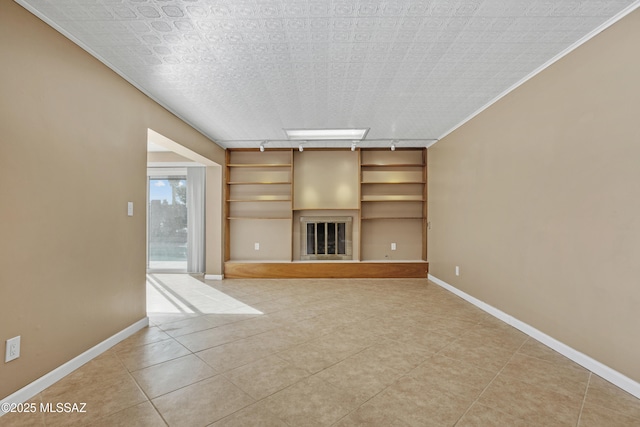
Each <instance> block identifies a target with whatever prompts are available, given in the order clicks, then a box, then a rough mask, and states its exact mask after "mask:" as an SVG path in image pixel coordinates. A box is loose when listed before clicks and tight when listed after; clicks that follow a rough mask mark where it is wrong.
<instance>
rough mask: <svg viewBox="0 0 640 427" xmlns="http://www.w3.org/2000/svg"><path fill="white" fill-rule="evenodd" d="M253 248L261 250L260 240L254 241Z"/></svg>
mask: <svg viewBox="0 0 640 427" xmlns="http://www.w3.org/2000/svg"><path fill="white" fill-rule="evenodd" d="M253 249H254V250H256V251H259V250H260V243H258V242H256V243H254V244H253Z"/></svg>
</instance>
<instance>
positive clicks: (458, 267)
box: [456, 265, 460, 276]
mask: <svg viewBox="0 0 640 427" xmlns="http://www.w3.org/2000/svg"><path fill="white" fill-rule="evenodd" d="M459 275H460V266H458V265H456V276H459Z"/></svg>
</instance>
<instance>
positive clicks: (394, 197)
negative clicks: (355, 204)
mask: <svg viewBox="0 0 640 427" xmlns="http://www.w3.org/2000/svg"><path fill="white" fill-rule="evenodd" d="M362 201H363V202H423V201H424V198H423V197H422V195H415V196H414V195H406V194H389V195H374V196H362Z"/></svg>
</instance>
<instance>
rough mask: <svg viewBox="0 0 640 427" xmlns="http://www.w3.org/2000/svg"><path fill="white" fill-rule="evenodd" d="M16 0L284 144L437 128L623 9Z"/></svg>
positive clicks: (615, 0)
mask: <svg viewBox="0 0 640 427" xmlns="http://www.w3.org/2000/svg"><path fill="white" fill-rule="evenodd" d="M18 2H19V3H21V4H23V5H25V7H27V8H28V9H30V10H31V11H32V12H34V13H36V14H37V15H39V16H40V17H42V18H43V19H45V21H47V22H49V23H50V24H52V25H53V26H54V27H56V28H58V29H59V30H61V31H62V32H63V33H65V34H66V35H68V36H69V37H71V38H72V39H73V40H74V41H76V42H78V43H79V44H80V45H81V46H83V47H84V48H86V49H87V50H89V51H90V52H91V53H93V54H94V55H96V56H97V57H98V58H99V59H101V60H102V61H103V62H105V63H106V64H107V65H109V66H110V67H112V68H113V69H114V70H116V71H117V72H118V73H120V74H121V75H122V76H123V77H125V78H126V79H127V80H129V81H130V82H132V83H133V84H134V85H136V86H137V87H139V88H140V89H141V90H143V91H144V92H145V93H147V94H149V95H150V96H152V97H153V98H154V99H156V100H157V101H159V102H160V103H161V104H163V105H164V106H165V107H167V108H168V109H169V110H171V111H173V112H174V113H176V114H177V115H178V116H180V117H182V118H183V119H185V120H186V121H187V122H189V123H190V124H191V125H193V126H194V127H196V128H197V129H199V130H200V131H202V132H203V133H204V134H206V135H207V136H209V137H210V138H212V139H213V140H216V141H218V142H219V143H220V144H221V145H223V146H226V147H234V146H246V145H249V144H252V142H251V141H256V143H255V144H254V145H253V146H255V147H257V146H258V145H259V142H260V141H263V140H274V141H277V140H280V141H281V140H286V135H285V134H284V132H283V129H300V128H305V129H318V128H369V129H370V131H369V133H368V135H367V140H374V141H375V140H388V141H390V140H418V141H425V140H432V139H435V138H439V137H441V136H443V134H444V133H446V132H448V131H449V130H450V129H452V128H453V127H455V126H456V125H458V124H459V123H461V122H462V121H463V120H465V119H466V118H468V117H469V116H470V115H472V114H473V113H474V112H476V111H478V110H479V109H480V108H482V107H483V106H485V105H486V104H487V103H488V102H490V101H491V100H493V99H495V98H496V97H497V96H499V95H500V94H502V93H503V92H504V91H505V90H507V89H508V88H510V87H512V86H513V85H514V84H516V83H517V82H519V81H520V80H522V79H523V78H525V77H526V76H527V75H529V74H530V73H532V72H533V71H534V70H536V69H538V68H539V67H540V66H541V65H543V64H545V63H546V62H547V61H549V60H551V59H552V58H554V57H555V56H556V55H558V54H559V53H561V52H563V51H565V50H566V49H568V48H569V47H571V46H572V45H574V44H575V43H576V42H577V41H579V40H581V39H582V38H584V37H585V36H586V35H588V34H589V33H591V32H592V31H593V30H594V29H596V28H598V27H600V26H602V25H603V24H605V23H606V22H607V21H609V20H610V19H611V18H612V17H614V16H616V15H618V14H619V13H621V12H622V11H624V10H625V9H626V10H628V9H629V7H634V6H635V5H634V2H633V1H631V0H612V1H603V0H557V1H535V0H534V1H529V0H508V1H505V0H484V1H482V0H466V1H462V0H457V1H450V0H433V1H410V0H393V1H391V0H389V1H373V0H360V1H346V0H306V1H302V0H300V1H297V0H291V1H276V0H251V1H250V0H180V1H179V0H64V1H50V0H18ZM636 4H637V2H636ZM345 144H346V145H347V146H348V145H349V143H345ZM387 145H388V144H387ZM406 145H410V142H407V143H406Z"/></svg>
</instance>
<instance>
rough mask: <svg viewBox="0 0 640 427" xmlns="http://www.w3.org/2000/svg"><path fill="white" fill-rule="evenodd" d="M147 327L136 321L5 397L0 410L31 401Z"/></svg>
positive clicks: (146, 318) (145, 321)
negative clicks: (13, 404) (6, 405)
mask: <svg viewBox="0 0 640 427" xmlns="http://www.w3.org/2000/svg"><path fill="white" fill-rule="evenodd" d="M147 326H149V318H148V317H145V318H144V319H140V320H138V321H137V322H136V323H134V324H133V325H131V326H128V327H127V328H125V329H123V330H121V331H120V332H118V333H117V334H115V335H113V336H111V337H109V338H107V339H106V340H104V341H102V342H101V343H99V344H96V345H95V346H93V347H91V348H90V349H89V350H87V351H85V352H84V353H82V354H80V355H79V356H76V357H74V358H73V359H71V360H70V361H68V362H67V363H65V364H63V365H60V366H58V367H57V368H55V369H54V370H53V371H51V372H49V373H47V374H44V375H43V376H41V377H40V378H38V379H37V380H35V381H33V382H32V383H30V384H27V385H26V386H24V387H22V388H21V389H20V390H18V391H16V392H15V393H13V394H11V395H9V396H7V397H5V398H4V399H2V400H1V401H0V408H2V407H3V404H5V403H23V402H26V401H27V400H29V399H31V398H32V397H33V396H35V395H36V394H38V393H40V392H41V391H43V390H44V389H46V388H47V387H50V386H51V385H53V384H55V383H56V382H58V381H60V380H61V379H62V378H64V377H66V376H67V375H69V374H70V373H72V372H73V371H75V370H76V369H78V368H79V367H81V366H82V365H84V364H85V363H87V362H90V361H91V360H92V359H95V358H96V357H98V356H99V355H101V354H102V353H104V352H105V351H107V350H109V349H110V348H111V347H113V346H114V345H116V344H118V343H119V342H120V341H122V340H124V339H126V338H128V337H130V336H131V335H133V334H135V333H136V332H138V331H139V330H141V329H143V328H145V327H147ZM5 413H6V412H5V411H3V410H2V409H0V417H1V416H3V415H4V414H5Z"/></svg>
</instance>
